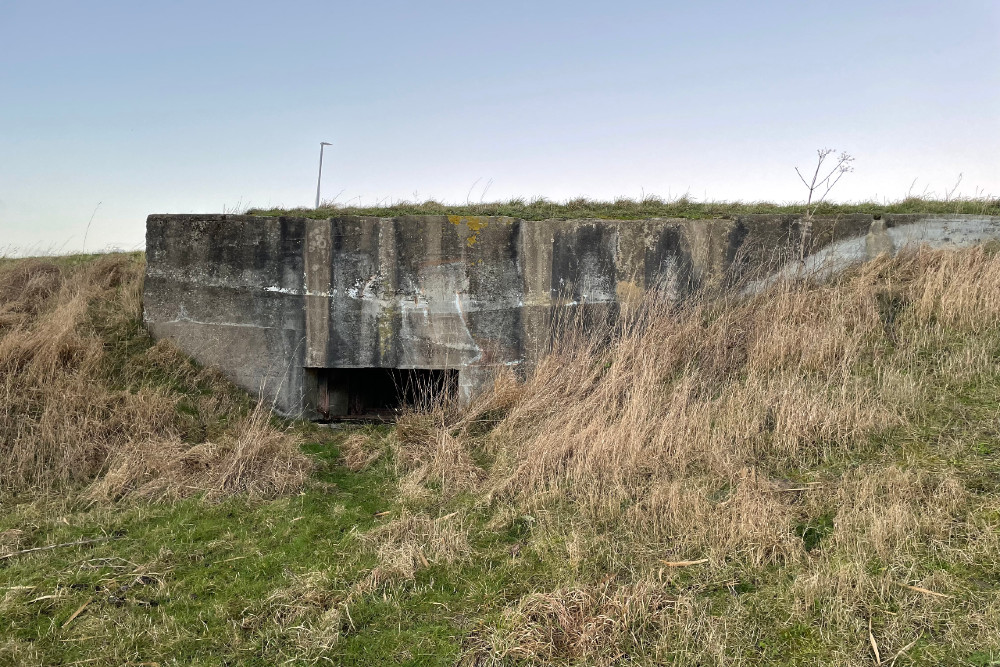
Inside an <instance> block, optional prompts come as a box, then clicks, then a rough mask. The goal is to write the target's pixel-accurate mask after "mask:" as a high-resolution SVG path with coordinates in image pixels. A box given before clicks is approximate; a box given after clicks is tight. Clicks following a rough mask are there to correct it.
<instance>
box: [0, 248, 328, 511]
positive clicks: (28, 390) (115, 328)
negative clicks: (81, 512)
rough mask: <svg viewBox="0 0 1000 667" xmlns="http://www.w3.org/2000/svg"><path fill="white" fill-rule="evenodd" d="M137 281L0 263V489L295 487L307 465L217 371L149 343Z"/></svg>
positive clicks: (82, 268)
mask: <svg viewBox="0 0 1000 667" xmlns="http://www.w3.org/2000/svg"><path fill="white" fill-rule="evenodd" d="M142 276H143V263H142V261H141V259H139V258H137V257H135V256H128V255H109V256H103V257H100V258H98V259H95V260H92V261H83V262H74V261H72V260H67V259H62V260H41V259H30V260H19V261H12V262H7V263H4V264H2V265H0V460H2V463H0V490H3V491H7V492H21V491H25V490H29V489H34V490H38V489H46V488H52V487H56V486H60V485H65V484H80V483H88V482H91V481H93V480H95V479H96V480H98V481H97V482H96V484H95V486H94V488H93V489H92V495H93V496H94V497H101V498H120V497H123V496H125V495H129V494H136V495H139V496H144V497H163V496H171V497H176V496H183V495H191V494H194V493H202V492H205V493H207V494H208V495H213V496H217V495H227V494H231V493H250V494H253V495H274V494H277V493H282V492H285V491H287V490H290V489H293V488H298V487H299V486H301V484H302V482H303V481H304V478H305V472H306V470H307V469H308V467H309V463H308V459H307V458H306V457H305V456H303V455H302V454H300V453H299V451H298V446H297V443H296V442H295V440H294V438H292V437H290V436H289V435H287V434H285V433H282V432H279V431H277V430H275V429H274V428H273V427H272V426H271V424H270V423H269V419H268V415H267V414H266V411H265V410H263V408H261V407H258V408H257V409H256V410H253V411H248V409H247V407H246V406H247V405H248V404H247V402H246V401H245V399H241V398H237V397H236V395H237V392H235V391H234V390H233V389H232V388H230V387H229V386H227V385H226V383H224V382H223V381H222V380H221V379H220V378H219V377H218V376H217V374H215V373H214V372H212V371H210V370H205V369H198V368H196V367H195V366H193V365H192V364H191V363H190V362H189V361H188V360H187V359H184V358H183V357H182V355H180V354H179V353H177V351H176V350H174V349H173V348H171V347H170V346H169V345H167V344H165V343H161V344H158V345H151V342H150V341H149V340H148V338H147V337H146V335H145V334H144V332H143V331H142V330H141V324H140V323H141V312H142V306H141V294H142ZM182 403H187V409H186V410H180V409H179V408H180V407H181V404H182ZM241 414H242V415H244V416H243V417H242V418H237V419H235V423H232V424H230V423H228V420H229V419H230V418H231V417H232V416H233V415H237V416H239V415H241ZM208 436H211V437H212V438H213V441H214V442H216V443H217V444H212V443H211V442H209V441H208V440H207V437H208ZM105 472H107V473H108V474H107V475H106V476H104V473H105ZM98 478H100V479H98Z"/></svg>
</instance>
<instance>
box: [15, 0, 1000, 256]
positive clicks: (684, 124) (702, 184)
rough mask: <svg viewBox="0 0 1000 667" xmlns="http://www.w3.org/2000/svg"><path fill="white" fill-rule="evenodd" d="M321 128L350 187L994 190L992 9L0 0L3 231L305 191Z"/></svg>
mask: <svg viewBox="0 0 1000 667" xmlns="http://www.w3.org/2000/svg"><path fill="white" fill-rule="evenodd" d="M321 140H326V141H330V142H332V143H333V146H332V147H331V148H330V149H328V153H327V162H326V165H325V169H324V179H323V181H324V182H323V188H324V197H330V198H332V197H333V196H335V195H337V194H338V193H340V194H339V199H338V201H341V202H352V203H357V202H362V203H365V204H370V203H373V202H374V201H376V200H381V199H383V198H388V199H390V200H392V199H400V198H409V199H413V198H417V199H421V200H423V199H426V198H435V199H438V200H444V201H452V202H454V201H465V200H466V198H467V196H469V191H470V188H471V190H472V194H471V197H472V199H474V200H478V199H479V198H480V196H482V190H483V187H484V185H485V184H486V183H487V182H488V181H490V179H492V186H491V187H490V189H489V191H488V192H487V193H486V198H487V199H494V198H506V197H511V196H524V197H533V196H546V197H549V198H552V199H565V198H568V197H573V196H578V195H584V196H589V197H594V198H610V197H615V196H620V195H621V196H630V197H638V196H640V195H641V194H642V193H643V192H645V193H647V194H649V193H654V194H659V195H661V196H664V197H667V196H677V195H679V194H682V193H684V192H689V193H690V196H692V197H693V198H696V199H702V198H705V197H707V198H709V199H727V200H732V199H744V200H759V199H767V200H776V201H792V200H799V199H802V198H803V191H802V186H801V184H800V183H799V182H798V180H797V178H796V176H795V173H794V171H793V167H794V166H796V165H798V166H809V165H810V164H811V163H812V161H813V159H814V151H815V149H816V148H819V147H821V146H829V147H833V148H837V149H839V150H846V151H848V152H850V153H852V154H853V155H855V156H856V158H857V159H856V163H855V165H856V171H855V172H854V173H853V174H850V175H848V176H847V177H846V178H845V180H844V181H843V182H842V184H841V185H839V186H838V188H837V190H836V191H835V192H834V194H835V195H836V196H835V198H836V199H839V200H857V199H868V198H875V197H877V198H880V199H881V198H889V199H897V198H900V197H903V196H905V195H906V193H907V191H908V190H909V188H910V186H911V183H912V182H913V180H914V179H917V183H916V186H914V192H915V193H920V192H923V191H924V190H925V188H927V189H928V191H932V192H936V193H938V194H940V193H942V192H943V191H944V190H946V189H949V188H951V186H952V185H953V184H954V183H955V181H956V179H957V178H958V175H959V174H960V173H962V174H963V175H964V176H963V180H962V184H961V187H960V192H961V193H962V194H965V195H974V194H976V192H977V188H978V190H979V191H986V192H989V193H993V194H997V195H1000V159H998V156H1000V2H997V1H996V0H978V1H972V0H951V1H949V2H888V1H880V0H874V1H872V0H866V1H855V0H847V1H842V2H836V3H831V2H803V1H802V0H798V1H796V2H784V1H780V2H737V1H734V0H731V1H725V2H723V1H719V2H712V1H701V2H666V1H661V2H643V1H632V2H629V1H627V0H620V1H618V2H588V1H586V0H575V1H572V2H568V1H567V2H563V1H544V0H535V1H533V2H521V1H517V0H505V1H504V2H489V3H485V2H468V1H466V2H433V1H428V2H412V1H410V2H379V1H370V0H369V1H364V2H358V1H357V0H355V1H353V2H294V1H286V2H281V3H278V2H271V3H264V2H255V1H253V0H244V1H242V2H212V1H211V0H200V1H198V2H185V1H170V0H162V1H161V2H136V0H131V1H129V2H102V1H97V0H95V1H91V2H49V1H47V0H31V1H21V0H0V249H3V248H7V249H8V251H9V249H11V248H20V249H21V251H22V252H23V251H24V249H26V248H27V249H34V250H51V249H62V250H63V251H72V250H78V249H79V248H80V246H81V244H82V241H83V235H84V230H85V228H86V225H87V221H88V220H89V219H90V217H91V214H92V212H93V211H94V208H95V207H96V206H97V204H98V202H101V206H100V208H99V209H98V210H97V213H96V215H95V216H94V220H93V225H92V228H91V230H90V235H89V238H88V239H87V246H88V248H90V249H98V248H103V247H107V246H109V245H114V246H119V247H123V248H134V247H141V244H142V239H143V233H144V221H145V216H146V215H147V214H148V213H153V212H168V213H185V212H218V211H221V210H222V209H223V207H228V208H233V207H238V206H241V205H246V204H247V203H249V204H253V205H260V206H266V205H284V206H298V205H311V203H312V201H313V197H314V196H315V176H316V161H317V157H318V142H319V141H321ZM474 183H475V187H473V184H474Z"/></svg>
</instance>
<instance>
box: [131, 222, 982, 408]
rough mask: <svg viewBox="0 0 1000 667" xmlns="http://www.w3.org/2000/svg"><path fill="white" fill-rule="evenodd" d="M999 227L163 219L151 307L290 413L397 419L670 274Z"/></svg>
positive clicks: (793, 270)
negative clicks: (558, 325) (561, 326)
mask: <svg viewBox="0 0 1000 667" xmlns="http://www.w3.org/2000/svg"><path fill="white" fill-rule="evenodd" d="M803 235H805V238H803ZM997 238H1000V218H996V217H990V216H974V215H971V216H970V215H888V214H887V215H882V216H880V218H879V219H878V220H876V219H875V218H874V217H873V216H871V215H868V214H852V215H841V216H835V217H821V218H816V219H814V220H813V221H812V224H811V225H803V224H802V220H801V216H795V215H747V216H738V217H735V218H732V219H711V220H688V219H650V220H540V221H525V220H518V219H514V218H500V217H479V216H407V217H397V218H376V217H353V216H344V217H336V218H328V219H312V218H302V217H291V216H281V217H269V216H241V215H151V216H149V218H148V219H147V222H146V258H147V268H146V281H145V292H144V295H143V308H144V319H145V321H146V323H147V326H148V328H149V331H150V332H151V334H152V335H153V336H154V337H155V338H158V339H163V338H165V339H169V340H172V341H173V342H174V343H176V344H177V345H178V346H179V347H180V348H181V349H183V350H184V351H185V352H186V353H187V354H189V355H191V356H192V357H193V358H195V359H196V360H197V361H199V362H200V363H202V364H205V365H212V366H216V367H218V368H219V369H220V370H221V371H222V372H223V373H225V374H226V375H227V376H228V377H229V378H230V379H232V380H233V381H234V382H235V383H237V384H238V385H240V386H242V387H244V388H246V389H247V390H249V391H251V392H254V393H258V392H259V393H260V394H261V395H262V396H263V397H264V398H266V399H267V400H269V401H270V402H271V403H272V404H273V406H274V408H275V409H276V410H277V411H278V412H280V413H283V414H286V415H290V416H296V417H306V418H310V419H316V420H327V419H352V418H371V417H379V418H386V417H391V416H392V415H393V414H395V412H396V410H398V409H399V408H401V407H405V406H406V405H415V404H418V403H419V402H420V401H421V400H424V399H423V398H422V397H424V396H426V395H427V394H428V393H431V394H433V393H434V391H435V390H437V391H441V392H444V393H451V394H452V395H453V396H454V397H455V398H456V399H457V400H458V401H460V402H463V401H469V400H470V399H471V398H472V397H473V396H474V395H475V394H476V392H478V391H480V390H481V389H482V388H483V387H484V386H485V385H486V384H487V383H489V382H490V380H491V378H492V377H493V375H494V373H496V372H497V371H498V369H501V368H513V369H515V370H517V371H519V372H520V373H522V374H524V373H527V372H530V369H531V367H532V366H533V364H534V363H535V362H536V361H537V360H538V359H539V358H540V356H541V355H543V354H544V353H545V352H546V351H547V349H548V346H549V343H550V340H551V332H552V325H553V322H554V321H556V320H558V319H559V318H562V317H565V316H566V314H567V312H568V313H569V314H571V315H574V316H576V315H580V316H582V319H584V320H586V319H588V318H589V319H592V320H594V321H600V320H603V319H605V318H607V317H609V316H610V317H613V316H614V313H616V312H618V310H619V308H620V307H621V306H622V304H624V303H627V302H629V301H630V300H633V299H635V298H637V297H638V296H639V295H641V294H643V293H644V292H645V291H647V290H648V289H650V288H651V287H653V286H655V287H656V288H657V289H658V290H660V291H661V292H662V293H664V294H665V295H666V296H667V297H668V298H671V299H683V298H684V297H685V296H686V295H687V294H689V293H691V292H692V291H693V290H697V289H698V288H701V287H705V286H710V285H714V284H725V283H728V282H731V281H732V282H741V281H743V282H745V281H746V280H750V279H760V280H758V282H757V283H756V284H757V285H766V284H767V283H768V282H769V281H770V280H774V279H776V277H778V276H782V275H794V274H797V273H799V272H801V271H803V270H805V271H810V272H812V271H816V272H823V271H828V272H834V271H839V270H842V269H843V268H844V267H846V266H849V265H850V264H851V263H854V262H858V261H862V260H864V259H865V258H866V257H870V256H874V255H876V254H879V253H882V252H889V253H892V252H895V251H898V250H899V249H901V248H903V247H905V246H907V245H911V244H929V245H932V246H935V247H963V246H968V245H973V244H976V243H981V242H983V241H985V240H988V239H997ZM803 249H804V250H805V256H801V255H800V253H801V252H802V251H803ZM768 275H769V276H770V278H766V276H768Z"/></svg>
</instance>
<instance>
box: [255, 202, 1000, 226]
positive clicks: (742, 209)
mask: <svg viewBox="0 0 1000 667" xmlns="http://www.w3.org/2000/svg"><path fill="white" fill-rule="evenodd" d="M759 213H770V214H787V215H796V216H801V215H802V204H801V203H794V202H793V203H787V204H778V203H774V202H741V201H732V202H731V201H701V202H700V201H696V200H694V199H690V198H688V197H687V196H684V197H679V198H676V199H662V198H660V197H644V198H642V199H629V198H625V197H621V198H618V199H615V200H613V201H598V200H592V199H587V198H584V197H579V198H577V199H570V200H567V201H552V200H549V199H545V198H536V199H530V200H529V199H523V198H515V199H509V200H507V201H494V202H479V203H466V204H446V203H441V202H437V201H434V200H428V201H424V202H409V201H400V202H393V203H387V204H379V205H374V206H364V205H361V204H356V205H352V204H349V203H348V204H336V203H332V202H327V203H324V204H323V205H322V206H321V207H320V208H318V209H313V208H304V207H300V208H281V207H277V208H269V209H263V208H250V209H249V210H247V214H249V215H295V216H302V217H307V218H329V217H335V216H341V215H360V216H377V217H392V216H402V215H483V216H506V217H511V218H520V219H523V220H548V219H569V218H602V219H611V220H638V219H645V218H695V219H699V218H728V217H734V216H739V215H750V214H759ZM814 213H815V214H816V215H838V214H841V215H845V214H850V213H865V214H873V215H880V214H883V213H941V214H945V213H950V214H955V213H960V214H977V215H1000V198H996V197H992V196H979V197H958V198H952V199H947V200H943V199H928V198H923V197H907V198H905V199H901V200H898V201H892V202H886V201H883V202H878V201H868V202H852V203H842V204H836V203H831V202H823V203H821V204H819V205H818V206H817V207H816V210H815V211H814Z"/></svg>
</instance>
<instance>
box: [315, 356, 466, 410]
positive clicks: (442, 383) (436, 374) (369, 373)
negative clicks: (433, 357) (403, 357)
mask: <svg viewBox="0 0 1000 667" xmlns="http://www.w3.org/2000/svg"><path fill="white" fill-rule="evenodd" d="M306 373H307V376H308V378H309V380H310V381H309V386H310V391H309V394H310V395H309V403H310V407H311V408H312V411H313V415H314V418H315V419H319V420H321V421H329V420H338V419H391V418H394V417H395V416H396V415H397V414H399V413H400V411H402V410H404V409H407V408H420V407H429V406H431V405H432V404H433V403H435V402H436V401H440V400H446V399H449V398H453V397H454V396H455V395H456V394H457V392H458V370H457V369H453V368H307V369H306Z"/></svg>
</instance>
